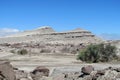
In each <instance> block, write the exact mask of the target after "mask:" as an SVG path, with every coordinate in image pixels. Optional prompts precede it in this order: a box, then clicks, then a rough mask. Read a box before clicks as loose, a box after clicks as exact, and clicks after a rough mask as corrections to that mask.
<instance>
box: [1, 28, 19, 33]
mask: <svg viewBox="0 0 120 80" xmlns="http://www.w3.org/2000/svg"><path fill="white" fill-rule="evenodd" d="M0 32H6V33H9V32H19V30H18V29H10V28H3V29H0Z"/></svg>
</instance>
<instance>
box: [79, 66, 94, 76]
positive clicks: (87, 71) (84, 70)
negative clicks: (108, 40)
mask: <svg viewBox="0 0 120 80" xmlns="http://www.w3.org/2000/svg"><path fill="white" fill-rule="evenodd" d="M92 71H94V67H93V66H91V65H88V66H86V67H82V69H81V72H82V73H83V74H86V75H89V74H90V73H91V72H92Z"/></svg>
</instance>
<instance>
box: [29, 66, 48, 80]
mask: <svg viewBox="0 0 120 80" xmlns="http://www.w3.org/2000/svg"><path fill="white" fill-rule="evenodd" d="M43 76H49V69H48V68H46V67H44V66H39V67H37V68H36V69H34V70H33V71H32V72H31V77H32V79H33V80H39V79H40V78H42V77H43Z"/></svg>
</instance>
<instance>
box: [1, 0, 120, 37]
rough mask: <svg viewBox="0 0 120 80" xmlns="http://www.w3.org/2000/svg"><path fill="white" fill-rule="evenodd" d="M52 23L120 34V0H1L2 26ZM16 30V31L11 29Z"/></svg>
mask: <svg viewBox="0 0 120 80" xmlns="http://www.w3.org/2000/svg"><path fill="white" fill-rule="evenodd" d="M40 26H51V27H53V28H54V29H55V30H56V31H67V30H71V29H75V28H78V27H80V28H83V29H87V30H90V31H92V32H93V33H94V34H97V35H100V34H112V36H113V34H114V35H117V36H118V35H120V31H119V30H120V0H0V30H1V32H2V31H5V29H10V30H12V29H13V32H17V31H19V30H20V31H23V30H32V29H35V28H37V27H40ZM11 32H12V31H11Z"/></svg>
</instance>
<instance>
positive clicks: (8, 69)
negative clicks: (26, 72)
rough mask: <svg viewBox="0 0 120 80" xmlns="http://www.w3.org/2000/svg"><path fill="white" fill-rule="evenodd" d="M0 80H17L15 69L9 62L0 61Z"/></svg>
mask: <svg viewBox="0 0 120 80" xmlns="http://www.w3.org/2000/svg"><path fill="white" fill-rule="evenodd" d="M0 80H16V78H15V72H14V70H13V67H12V65H11V64H10V63H9V62H7V61H0Z"/></svg>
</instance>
